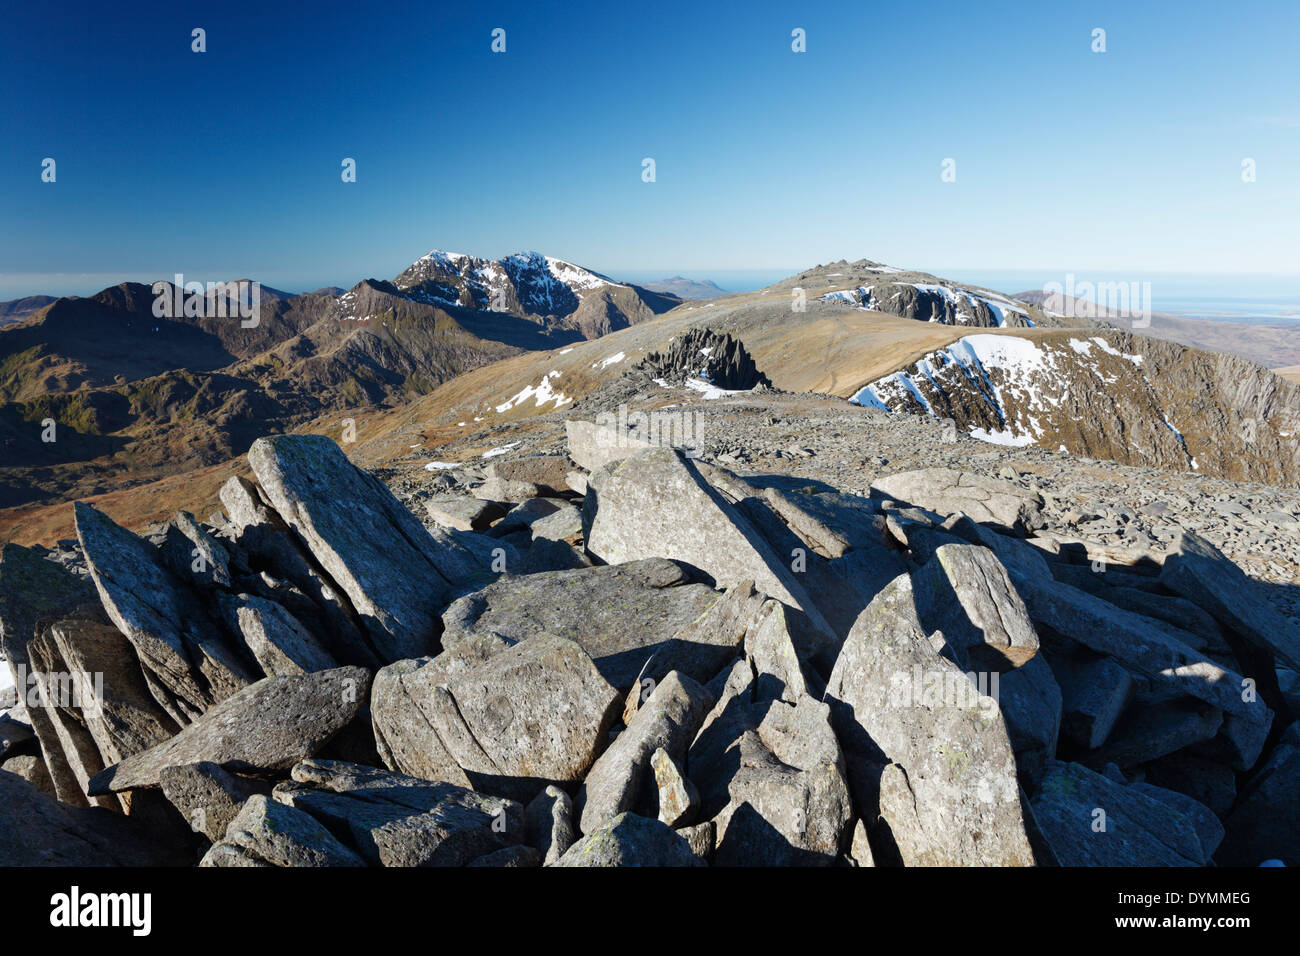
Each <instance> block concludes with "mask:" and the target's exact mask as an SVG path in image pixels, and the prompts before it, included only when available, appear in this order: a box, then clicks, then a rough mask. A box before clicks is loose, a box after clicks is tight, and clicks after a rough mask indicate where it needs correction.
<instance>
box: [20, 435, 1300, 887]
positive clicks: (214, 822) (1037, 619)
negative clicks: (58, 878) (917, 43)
mask: <svg viewBox="0 0 1300 956" xmlns="http://www.w3.org/2000/svg"><path fill="white" fill-rule="evenodd" d="M863 414H867V413H866V412H864V413H863ZM565 428H566V442H565V447H564V448H563V449H562V450H559V449H557V450H556V453H553V454H530V455H526V456H522V457H504V456H503V457H500V458H499V459H498V460H497V461H496V462H494V463H491V464H487V465H486V467H485V468H483V469H481V470H480V469H476V468H465V469H457V470H454V471H449V472H447V473H444V474H442V475H440V476H438V478H437V481H436V484H437V486H438V487H439V488H440V491H439V492H438V493H437V494H434V495H432V496H429V495H428V494H427V493H426V494H423V495H421V496H420V497H419V498H418V499H413V501H415V503H416V504H418V507H419V508H420V509H421V517H420V518H417V517H416V516H415V515H414V514H413V513H412V511H411V510H410V509H408V507H407V506H405V505H404V504H403V503H402V502H401V501H399V500H398V498H396V497H395V496H394V495H393V493H392V492H391V491H390V490H389V488H388V487H387V486H386V485H385V484H384V483H383V482H382V481H380V480H379V479H378V478H376V477H375V476H373V475H372V474H370V473H368V472H366V471H363V470H361V469H359V468H357V467H355V466H354V465H353V464H352V463H351V462H349V460H348V459H347V457H345V455H344V454H343V453H342V451H341V450H340V449H339V447H338V446H337V445H335V444H334V443H333V442H332V441H331V440H329V439H327V438H322V437H318V436H302V435H295V436H280V437H275V438H265V439H260V440H258V441H257V442H256V443H255V444H254V445H253V447H252V449H251V450H250V453H249V462H250V464H251V466H252V469H253V472H254V475H255V477H256V483H253V482H249V481H246V480H244V479H240V478H235V479H232V480H231V481H230V482H229V483H228V484H227V485H226V486H225V488H224V489H223V492H222V496H221V497H222V502H223V505H224V513H222V514H218V515H214V516H213V517H212V518H211V519H210V520H209V521H208V522H200V521H196V520H195V519H194V518H193V517H191V516H190V515H188V514H186V513H181V514H178V515H177V516H176V517H175V518H174V519H173V520H172V521H171V522H169V523H168V524H167V525H166V526H165V527H162V528H159V529H156V532H155V533H153V534H151V535H149V536H148V537H147V538H141V537H138V536H136V535H135V534H132V533H131V532H129V531H126V530H125V529H123V528H121V527H119V526H117V525H116V524H114V523H113V522H112V521H111V520H110V519H109V518H107V517H106V516H105V515H103V514H102V513H100V512H98V511H96V510H95V509H94V508H91V507H89V506H86V505H84V504H77V505H76V506H75V507H76V521H77V535H78V538H77V541H76V543H75V544H73V543H71V542H70V543H68V545H67V546H66V547H64V548H62V549H61V550H58V551H54V552H49V553H44V552H38V551H36V550H31V549H26V548H23V547H20V546H17V545H7V546H6V547H5V548H4V550H3V553H2V554H0V647H2V648H3V653H4V657H5V658H6V660H7V661H8V665H9V668H10V670H11V673H12V675H13V678H14V682H15V684H16V688H15V690H14V691H13V692H12V694H15V695H16V696H17V697H18V698H19V700H18V703H17V705H16V706H14V708H13V711H12V712H11V713H10V714H9V715H8V717H7V718H4V719H3V720H0V737H2V739H3V747H4V750H3V758H2V759H3V763H2V764H0V824H2V825H0V864H27V865H31V864H92V865H94V864H125V865H132V864H171V865H193V864H196V863H197V864H199V865H203V866H421V865H449V866H462V865H475V866H537V865H558V866H627V865H666V866H699V865H705V864H710V865H717V866H736V865H769V866H779V865H851V866H873V865H879V866H893V865H904V866H931V865H941V866H943V865H1009V866H1028V865H1056V864H1060V865H1066V866H1077V865H1103V866H1120V865H1159V866H1203V865H1209V864H1218V865H1232V866H1238V865H1239V866H1257V865H1260V864H1261V863H1264V862H1269V861H1273V862H1276V861H1281V862H1283V863H1285V864H1287V865H1300V819H1298V818H1297V817H1296V815H1295V813H1294V808H1295V807H1296V806H1297V804H1300V728H1298V727H1297V725H1296V723H1295V722H1294V719H1293V716H1292V708H1293V707H1294V706H1295V705H1296V703H1300V701H1297V699H1296V691H1297V689H1298V688H1297V686H1296V675H1297V671H1300V627H1297V625H1296V623H1295V622H1294V621H1293V620H1291V619H1290V618H1289V617H1288V616H1285V615H1284V614H1283V613H1282V612H1281V611H1280V610H1279V609H1278V608H1279V607H1286V604H1285V602H1279V601H1277V600H1275V595H1272V594H1270V593H1268V592H1266V591H1265V590H1264V588H1265V585H1263V584H1262V583H1261V582H1260V581H1258V580H1256V579H1255V578H1254V577H1251V576H1248V575H1247V574H1246V573H1244V572H1243V570H1242V569H1241V568H1240V567H1239V566H1238V564H1237V563H1235V562H1234V561H1233V560H1231V559H1230V558H1229V557H1227V556H1225V554H1224V553H1223V552H1222V551H1221V550H1220V549H1219V548H1218V547H1216V546H1215V545H1214V544H1212V543H1211V541H1210V540H1209V538H1208V537H1207V536H1201V535H1198V534H1196V533H1194V532H1191V531H1187V530H1185V528H1182V527H1180V528H1175V529H1173V534H1170V535H1165V534H1163V532H1159V533H1157V529H1160V528H1163V525H1162V524H1160V521H1159V519H1160V514H1157V513H1155V512H1152V513H1148V512H1146V511H1142V509H1141V508H1134V509H1132V511H1131V512H1130V513H1128V517H1125V518H1119V519H1118V525H1119V530H1123V529H1124V528H1125V527H1127V528H1128V530H1129V531H1130V532H1131V537H1132V539H1133V540H1129V541H1127V543H1126V544H1125V546H1124V547H1120V546H1118V545H1116V546H1114V547H1111V548H1109V549H1108V550H1107V551H1106V555H1105V558H1104V559H1102V558H1100V557H1099V556H1098V551H1097V548H1096V546H1095V545H1089V544H1088V543H1086V542H1079V541H1072V540H1070V538H1069V536H1068V535H1066V534H1063V533H1060V528H1059V525H1060V523H1061V522H1062V521H1063V520H1068V522H1069V523H1070V524H1071V527H1073V526H1075V525H1079V524H1081V525H1087V524H1089V523H1091V522H1097V521H1106V520H1110V521H1111V522H1112V523H1114V522H1115V520H1116V516H1114V515H1113V512H1114V511H1115V510H1116V509H1117V508H1119V507H1121V505H1119V504H1117V503H1116V502H1114V501H1110V502H1108V503H1107V508H1106V509H1102V508H1100V507H1098V508H1095V509H1093V511H1094V512H1095V513H1091V514H1089V513H1088V512H1087V511H1086V510H1085V511H1083V513H1079V512H1074V513H1072V516H1071V517H1069V518H1068V519H1063V518H1062V517H1061V514H1060V512H1061V509H1060V508H1059V507H1057V506H1056V504H1057V503H1056V502H1054V501H1053V500H1052V496H1051V495H1050V494H1049V495H1048V496H1047V497H1045V496H1044V494H1042V493H1040V492H1039V491H1035V490H1033V489H1031V488H1028V487H1026V486H1025V483H1024V481H1022V480H1020V479H1021V478H1022V477H1023V476H1022V475H1021V473H1020V472H1019V471H1015V470H1012V471H1011V472H1009V473H1008V475H1007V476H1006V477H997V476H991V475H989V474H984V473H980V471H979V469H971V470H960V469H955V468H950V467H926V468H916V469H912V470H908V471H897V472H894V473H892V474H887V475H881V476H879V477H876V478H874V479H872V480H871V481H870V484H869V487H857V486H856V485H846V486H845V487H838V488H837V487H836V486H834V485H832V484H830V483H828V482H827V481H825V480H821V481H815V482H813V481H809V480H807V479H806V478H801V477H799V476H798V475H793V476H791V475H788V474H772V473H770V471H771V470H772V469H768V471H769V473H765V474H762V475H753V474H751V475H748V476H746V477H742V476H740V475H738V474H737V473H736V472H735V471H732V470H728V468H727V467H724V465H727V464H730V465H732V466H736V467H738V466H739V465H740V464H742V462H741V460H739V459H738V457H737V455H735V454H731V452H729V451H728V452H722V453H720V454H718V455H710V456H708V457H711V458H713V460H712V461H709V460H705V459H704V458H698V457H692V456H689V455H687V454H685V453H684V452H683V451H682V450H681V449H678V448H673V447H668V446H665V445H663V444H656V443H653V442H649V441H644V440H642V439H643V438H645V437H647V436H646V435H644V434H641V433H638V432H626V431H623V430H621V429H620V428H618V427H617V426H615V427H609V426H608V425H607V424H597V423H594V422H591V421H582V420H578V419H577V418H574V419H571V420H570V421H568V422H567V423H566V425H565ZM825 433H826V434H828V435H833V434H834V432H833V431H832V430H826V432H825ZM819 434H820V432H819ZM805 452H806V454H805ZM723 454H725V455H726V456H727V459H729V460H722V455H723ZM812 454H813V452H812V451H811V450H806V449H804V448H803V447H802V445H799V446H796V447H793V448H792V449H791V450H790V451H788V452H787V453H786V457H787V458H789V459H790V460H791V461H795V460H799V459H801V458H804V457H806V456H807V455H812ZM858 454H861V449H860V448H859V451H858ZM776 457H777V459H779V458H780V457H781V456H780V455H778V456H776ZM790 470H792V471H793V470H796V469H794V468H793V467H792V468H791V469H790ZM854 492H857V493H854ZM1147 519H1149V522H1148V520H1147ZM1094 530H1095V529H1094ZM1106 530H1107V531H1108V532H1109V531H1110V529H1109V528H1108V529H1106ZM1139 532H1140V533H1141V534H1143V535H1148V536H1149V540H1148V541H1147V543H1148V544H1149V545H1150V546H1149V547H1145V548H1142V547H1138V546H1137V538H1138V534H1139ZM1234 540H1235V539H1234ZM0 703H4V702H3V701H0ZM10 703H12V701H11V702H10Z"/></svg>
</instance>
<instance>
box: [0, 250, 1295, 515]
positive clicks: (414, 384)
mask: <svg viewBox="0 0 1300 956" xmlns="http://www.w3.org/2000/svg"><path fill="white" fill-rule="evenodd" d="M669 282H670V283H672V282H677V280H676V279H674V280H669ZM652 285H653V284H652ZM660 285H661V287H662V284H660ZM166 291H167V293H168V294H172V292H173V290H171V289H170V288H168V289H167V290H166ZM681 291H682V294H669V293H668V292H664V291H656V290H655V289H651V288H649V287H646V286H638V285H633V284H629V283H622V282H617V281H615V280H613V279H611V278H608V277H606V276H603V275H600V274H599V273H596V272H593V271H591V270H588V269H584V268H582V267H580V266H577V265H574V264H572V263H569V262H566V261H564V260H561V259H557V258H553V257H550V256H545V255H542V254H540V253H536V252H525V253H519V254H516V255H512V256H507V257H504V258H502V259H497V260H487V259H481V258H477V257H474V256H470V255H465V254H459V253H451V252H443V251H437V250H435V251H433V252H430V253H429V254H428V255H425V256H423V257H421V258H420V259H418V260H416V261H415V262H414V263H412V264H411V265H410V266H408V267H407V268H405V269H403V270H402V271H401V272H399V273H398V274H397V275H395V276H394V277H393V278H392V279H391V280H381V279H366V280H364V281H362V282H360V283H358V284H356V285H355V286H353V287H352V288H351V289H348V290H346V291H341V290H338V289H322V290H318V291H316V292H312V293H306V294H301V295H294V294H290V293H286V292H281V291H278V290H274V289H270V288H266V287H264V288H263V289H262V305H261V313H260V316H259V321H258V322H257V324H256V326H254V327H251V328H245V327H243V324H241V322H239V321H235V320H232V319H230V318H224V317H218V316H215V315H213V314H212V313H213V312H214V311H215V310H213V309H200V310H197V311H199V312H200V315H198V316H196V317H181V318H167V319H159V318H155V317H154V315H153V303H154V299H155V296H154V294H153V291H152V289H151V288H150V287H149V286H145V285H141V284H136V283H123V284H121V285H118V286H114V287H111V288H108V289H105V290H103V291H102V292H100V293H99V294H97V295H95V296H91V297H88V298H78V297H64V298H58V299H53V300H49V299H48V297H31V298H29V299H26V300H20V302H25V303H27V305H26V306H20V305H19V304H16V303H8V304H6V306H7V307H8V308H7V309H6V308H0V312H5V313H7V314H9V315H11V316H18V318H17V319H16V320H15V321H12V322H10V323H8V324H7V325H6V326H4V327H3V328H2V329H0V454H2V456H3V460H4V465H3V466H2V467H0V536H5V537H16V538H21V539H23V540H38V539H42V538H48V537H49V536H50V535H51V534H58V533H61V532H62V531H65V530H66V521H65V520H63V519H57V520H55V519H50V518H49V516H48V515H49V513H48V512H47V511H46V510H45V509H47V508H49V507H50V506H52V505H54V504H55V503H57V502H59V501H64V500H67V499H70V498H100V497H105V498H106V500H109V501H114V502H121V504H120V505H119V507H121V508H122V509H124V510H123V513H124V514H128V513H129V514H135V515H137V516H138V517H139V518H140V519H141V520H145V519H146V518H149V517H151V516H152V515H154V513H155V512H156V511H158V510H160V509H161V510H163V511H165V510H168V509H170V510H174V508H172V506H173V505H174V504H178V503H184V504H187V505H188V506H190V507H193V508H200V507H202V506H204V505H205V504H211V503H214V502H215V490H216V486H217V485H219V484H220V482H219V481H217V479H218V478H219V477H220V478H222V479H223V480H224V476H227V475H228V474H229V473H230V472H231V469H232V468H233V466H232V465H231V464H230V463H231V462H233V461H235V460H236V459H238V457H239V456H240V455H242V453H243V452H244V451H246V450H247V448H248V447H249V446H250V445H251V443H252V442H253V441H254V440H255V439H256V438H258V437H260V436H262V435H265V434H273V433H277V432H282V431H295V430H296V431H304V430H305V431H315V432H319V433H327V434H336V435H337V434H339V433H341V432H340V429H343V428H345V427H350V428H353V429H355V430H356V431H357V432H358V434H359V436H360V438H361V447H363V448H364V449H365V450H364V454H366V455H368V456H371V457H370V459H369V463H372V464H375V465H381V466H382V465H386V464H389V463H392V462H399V461H400V462H405V461H408V460H409V458H410V457H411V456H412V455H413V453H414V452H415V449H418V450H419V453H421V454H426V453H428V452H431V451H432V450H433V449H435V448H436V447H437V446H438V444H439V443H440V442H441V441H445V440H449V439H450V438H451V437H453V436H454V437H456V438H461V437H463V436H465V435H466V434H472V433H474V432H476V431H482V432H484V433H488V434H490V430H491V429H492V428H493V427H494V426H495V425H496V424H498V423H501V422H504V421H507V420H515V419H518V418H521V417H527V416H530V415H535V414H544V413H546V412H550V411H554V410H556V409H559V408H563V407H565V406H567V405H570V404H572V403H574V402H580V401H581V400H582V398H583V396H585V395H587V394H590V393H592V392H593V391H595V390H597V389H599V388H601V387H604V386H605V385H607V384H608V383H610V382H611V381H613V380H615V379H618V378H619V377H620V376H622V375H624V374H625V373H626V372H627V371H628V370H629V369H630V368H632V367H633V366H634V365H635V364H637V363H638V362H640V361H641V360H643V359H645V358H646V357H647V356H649V355H651V354H652V353H656V352H668V351H671V349H672V347H673V342H674V340H675V339H676V338H678V337H680V336H683V335H686V334H687V333H690V332H691V331H692V330H696V329H703V330H712V331H715V332H718V333H725V334H728V335H731V336H733V337H734V338H735V339H737V340H739V341H740V342H741V343H743V344H744V346H745V348H747V349H748V352H749V354H751V355H752V356H753V357H754V360H755V361H756V362H757V367H758V369H759V370H760V371H762V372H764V373H766V374H767V376H768V377H769V378H770V380H771V382H772V385H773V386H774V387H775V388H777V389H781V390H785V391H792V392H800V391H811V392H820V393H825V394H829V395H834V396H838V397H840V398H842V399H847V400H850V401H853V402H856V403H859V404H865V405H869V406H872V407H877V408H886V409H889V410H890V411H892V412H899V413H918V414H926V415H930V416H932V417H934V418H936V419H940V420H948V421H950V422H951V423H952V427H953V428H955V429H958V430H960V431H961V432H962V433H963V434H968V435H971V436H974V437H977V438H982V439H983V440H986V441H989V442H993V443H1002V444H1017V445H1023V444H1031V443H1032V444H1036V445H1038V446H1040V447H1045V448H1051V449H1053V450H1055V449H1057V448H1061V449H1064V450H1066V451H1068V452H1070V453H1072V454H1076V455H1080V456H1085V457H1088V458H1095V459H1103V460H1112V461H1117V462H1127V463H1138V462H1141V463H1154V464H1157V465H1159V466H1161V467H1166V468H1171V469H1177V470H1183V471H1190V472H1196V473H1201V474H1207V475H1214V476H1218V477H1229V478H1236V479H1241V480H1252V481H1267V482H1271V483H1282V484H1294V483H1295V480H1296V470H1295V469H1296V465H1297V463H1300V451H1298V450H1297V447H1298V446H1297V439H1296V438H1295V436H1296V435H1297V434H1300V391H1297V388H1296V386H1295V385H1293V384H1291V383H1290V382H1289V381H1286V380H1284V379H1283V378H1280V377H1278V376H1276V375H1274V374H1272V373H1270V372H1268V371H1267V370H1266V369H1264V368H1262V367H1260V366H1258V365H1256V364H1254V363H1252V362H1250V361H1247V360H1245V359H1242V358H1239V357H1234V356H1229V355H1226V354H1223V352H1224V351H1226V349H1225V350H1220V351H1212V352H1211V351H1205V350H1203V349H1197V348H1190V347H1186V346H1183V345H1179V344H1177V343H1175V342H1173V341H1169V340H1168V339H1169V338H1172V336H1167V337H1165V338H1166V340H1165V341H1159V340H1157V339H1154V338H1150V337H1148V335H1147V334H1146V330H1142V332H1143V334H1139V333H1138V332H1136V331H1134V330H1126V329H1124V328H1122V327H1121V326H1120V324H1118V323H1117V322H1116V321H1115V320H1114V317H1110V316H1105V315H1098V316H1096V317H1092V316H1089V317H1084V318H1078V317H1071V316H1070V315H1069V314H1068V313H1069V312H1070V311H1071V310H1068V309H1063V308H1053V306H1054V305H1057V306H1059V303H1051V302H1046V301H1045V300H1044V299H1043V298H1041V297H1038V296H1035V295H1033V294H1028V293H1026V294H1023V295H1020V296H1014V297H1012V296H1007V295H1004V294H1002V293H998V292H995V291H993V290H990V289H984V288H980V287H976V286H971V285H969V284H964V283H956V282H952V281H949V280H946V279H943V278H942V277H939V276H935V275H932V274H929V273H925V272H919V271H912V270H908V269H903V268H898V267H894V266H889V265H885V264H883V263H879V262H874V261H871V260H866V259H863V260H858V261H855V262H849V261H846V260H840V261H838V262H833V263H828V264H824V265H818V266H816V267H814V268H812V269H808V270H805V271H804V272H802V273H799V274H798V275H795V276H791V277H789V278H788V279H785V280H782V281H781V282H778V283H775V284H773V285H771V286H768V287H767V288H764V289H761V290H757V291H755V292H746V293H737V294H731V295H719V296H717V297H715V298H710V299H707V300H700V299H691V300H688V299H687V298H686V292H688V291H690V290H687V289H685V288H683V289H682V290H681ZM42 302H43V303H44V304H41V303H42ZM24 310H29V311H24ZM1182 321H1185V322H1186V321H1188V320H1182ZM1158 324H1159V323H1157V322H1154V321H1153V325H1158ZM1208 324H1213V323H1208ZM1167 329H1168V326H1161V327H1160V329H1158V331H1166V330H1167ZM50 420H53V421H54V422H55V423H56V432H55V434H56V435H57V439H56V440H55V441H44V440H42V439H43V437H46V435H47V432H46V430H45V429H44V427H43V423H47V422H49V421H50ZM183 474H189V475H191V478H192V480H190V481H178V480H177V478H179V476H181V475H183ZM205 475H207V476H209V477H207V478H205V477H203V476H205ZM173 476H176V477H175V478H174V477H173ZM156 482H163V487H165V488H167V489H168V490H167V492H166V493H165V494H163V495H162V496H161V498H160V500H159V501H157V502H154V501H153V500H152V497H150V496H146V495H145V494H144V493H143V492H141V493H140V494H139V495H136V496H134V497H133V491H132V490H133V489H137V488H140V487H141V486H148V485H149V484H150V483H156ZM214 482H215V484H214ZM154 490H155V491H157V488H155V489H154ZM177 496H179V497H180V501H179V502H178V501H174V500H173V498H176V497H177ZM186 496H189V497H186ZM191 499H193V500H191ZM146 500H148V501H149V504H148V505H147V506H146V505H144V504H141V502H144V501H146Z"/></svg>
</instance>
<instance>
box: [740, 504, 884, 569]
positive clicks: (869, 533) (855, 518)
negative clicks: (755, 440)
mask: <svg viewBox="0 0 1300 956" xmlns="http://www.w3.org/2000/svg"><path fill="white" fill-rule="evenodd" d="M762 495H763V498H764V500H765V501H766V502H767V504H768V506H769V507H771V509H772V510H773V511H774V512H776V514H777V515H778V516H779V517H780V518H781V520H782V521H783V522H785V524H786V525H787V526H788V527H789V528H790V530H791V531H793V532H794V533H795V534H796V535H798V536H799V537H800V538H801V539H802V540H804V541H805V542H807V543H808V545H809V546H810V547H811V548H812V549H813V550H814V551H815V552H816V553H817V554H820V555H821V556H822V557H824V558H838V557H841V556H842V555H844V554H845V553H846V552H848V551H851V550H854V549H857V548H871V547H880V546H884V545H885V544H886V543H887V537H888V533H887V532H886V530H885V517H884V515H883V514H882V513H881V511H880V503H879V502H878V501H872V500H871V499H868V498H858V497H856V496H853V495H841V494H835V493H825V494H801V493H798V492H785V491H782V490H780V489H779V488H765V489H763V492H762Z"/></svg>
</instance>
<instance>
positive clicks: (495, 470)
mask: <svg viewBox="0 0 1300 956" xmlns="http://www.w3.org/2000/svg"><path fill="white" fill-rule="evenodd" d="M572 470H573V461H572V460H570V459H569V457H568V456H567V455H525V456H523V457H521V458H510V459H507V460H504V461H494V462H492V463H491V464H489V465H488V466H487V474H488V477H489V478H503V479H506V480H508V481H525V482H528V483H529V484H533V485H536V486H537V487H538V488H540V489H541V492H542V494H545V495H558V494H560V493H561V492H562V491H566V490H567V489H568V484H567V481H566V479H567V477H568V474H569V472H571V471H572Z"/></svg>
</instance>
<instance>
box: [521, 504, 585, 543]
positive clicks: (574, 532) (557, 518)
mask: <svg viewBox="0 0 1300 956" xmlns="http://www.w3.org/2000/svg"><path fill="white" fill-rule="evenodd" d="M529 531H530V532H531V533H532V536H533V540H534V541H536V540H537V539H538V538H545V539H546V540H548V541H568V542H575V541H578V540H579V539H581V537H582V511H581V509H579V508H577V507H576V506H574V505H571V504H566V505H565V506H564V507H562V508H558V509H556V510H555V511H554V512H552V513H551V514H548V515H545V516H543V517H541V518H538V519H536V520H535V521H533V522H532V523H531V524H530V525H529Z"/></svg>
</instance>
